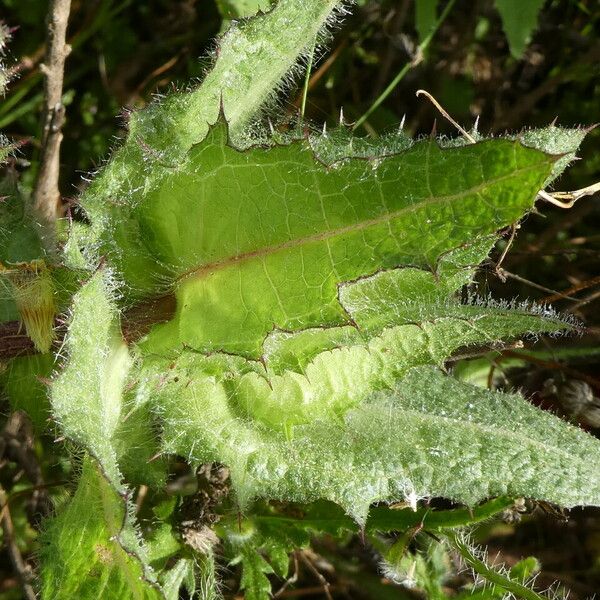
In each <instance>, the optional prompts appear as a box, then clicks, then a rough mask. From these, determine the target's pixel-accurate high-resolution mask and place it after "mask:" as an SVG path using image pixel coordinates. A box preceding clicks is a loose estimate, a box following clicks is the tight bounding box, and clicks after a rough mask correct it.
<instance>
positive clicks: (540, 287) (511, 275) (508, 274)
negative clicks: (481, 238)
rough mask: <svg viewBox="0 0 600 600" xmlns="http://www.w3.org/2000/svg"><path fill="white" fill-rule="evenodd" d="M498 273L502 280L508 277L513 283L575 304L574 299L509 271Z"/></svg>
mask: <svg viewBox="0 0 600 600" xmlns="http://www.w3.org/2000/svg"><path fill="white" fill-rule="evenodd" d="M499 271H500V274H501V276H502V277H503V278H504V279H506V278H507V277H508V278H510V279H514V280H515V281H519V282H521V283H524V284H525V285H529V286H531V287H532V288H535V289H536V290H540V291H542V292H546V293H547V294H554V295H555V296H557V297H559V298H565V300H570V301H571V302H577V299H576V298H571V296H567V295H566V294H563V293H562V292H558V291H557V290H553V289H551V288H547V287H544V286H543V285H540V284H539V283H535V281H531V280H529V279H525V277H521V276H520V275H517V274H516V273H511V272H510V271H507V270H506V269H500V270H499ZM496 274H498V272H496Z"/></svg>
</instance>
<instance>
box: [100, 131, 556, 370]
mask: <svg viewBox="0 0 600 600" xmlns="http://www.w3.org/2000/svg"><path fill="white" fill-rule="evenodd" d="M226 142H227V131H226V127H225V125H224V124H222V123H220V124H218V125H217V126H216V127H214V128H213V129H212V130H211V132H210V133H209V135H208V137H207V138H206V139H205V140H204V142H202V143H201V144H199V145H197V146H195V147H194V148H193V149H192V150H191V151H190V154H189V156H188V161H187V162H186V165H185V167H182V168H180V169H176V170H174V171H171V172H170V173H163V174H161V178H162V179H161V183H160V184H159V185H158V186H157V187H155V188H154V189H153V190H147V191H146V193H145V194H144V196H143V198H139V199H138V200H136V202H135V203H134V204H130V205H127V207H123V206H120V207H118V208H117V207H115V208H114V209H108V210H109V212H110V213H112V214H111V216H110V217H109V218H110V221H112V223H113V225H112V227H110V228H108V229H107V231H106V236H105V237H104V243H103V245H102V251H103V253H104V254H106V255H107V256H109V257H110V260H111V263H112V264H114V265H115V266H116V267H117V269H118V270H119V272H121V273H122V274H123V277H124V278H125V280H126V281H127V282H128V283H129V284H130V285H132V286H133V288H134V289H136V290H137V291H138V293H139V294H140V295H141V294H144V293H145V294H151V293H156V292H157V287H159V286H157V282H160V281H164V282H169V283H170V282H175V288H176V296H177V305H178V308H177V313H176V316H175V319H174V320H173V321H172V322H171V323H169V324H168V325H167V326H164V327H162V328H161V329H162V331H161V333H160V334H157V335H159V336H161V337H162V338H163V340H162V342H166V343H167V344H171V345H178V344H180V343H184V344H186V345H188V346H191V347H193V348H195V349H197V350H201V351H216V350H224V351H226V352H235V353H241V354H244V355H246V356H252V357H255V358H258V356H259V355H260V345H261V344H262V341H263V339H264V337H265V335H266V334H267V333H268V332H269V331H270V330H272V329H273V328H274V327H275V328H279V329H284V330H292V331H293V330H298V329H305V328H307V327H315V326H321V325H324V324H327V325H339V324H343V323H348V324H349V320H348V316H347V315H346V314H345V313H344V311H343V310H342V307H341V306H340V303H339V301H338V298H337V295H338V284H340V283H342V282H344V281H348V280H353V279H356V278H358V277H361V276H364V275H369V274H372V273H374V272H375V271H377V270H379V269H382V268H383V269H385V268H391V267H396V266H398V265H402V264H412V265H417V266H421V267H424V266H430V265H435V263H436V261H437V259H438V257H439V256H440V255H441V254H443V253H444V252H447V251H449V250H451V249H453V248H456V247H457V246H460V245H461V244H463V243H464V242H465V241H467V240H469V239H473V238H476V237H477V236H478V235H486V234H490V233H493V232H494V231H495V230H496V229H498V228H499V227H501V226H504V225H507V224H510V223H511V222H513V221H515V220H517V219H518V218H519V217H520V216H521V215H522V214H523V212H524V211H526V210H527V209H528V208H530V207H531V206H532V201H533V198H534V196H535V192H536V191H537V190H538V189H539V186H540V185H541V184H542V183H543V181H544V180H545V179H546V178H547V176H548V174H549V172H550V169H551V168H552V163H553V159H552V158H551V157H548V156H546V155H544V154H541V153H539V152H537V151H535V150H531V149H528V148H525V147H523V146H522V145H521V144H519V143H518V142H512V141H508V140H495V141H489V142H482V143H480V144H473V145H470V146H465V147H462V148H449V149H444V150H442V149H440V147H439V146H438V145H437V144H436V143H435V142H430V141H424V142H420V143H417V144H415V145H414V146H412V147H411V148H410V149H408V150H406V151H405V152H402V153H400V154H397V155H392V156H389V157H385V158H381V157H380V156H377V158H375V159H373V160H365V159H364V158H360V159H354V160H352V159H347V160H346V161H344V162H340V163H336V164H335V165H331V166H325V165H323V164H321V163H320V162H318V161H316V160H315V157H314V156H313V152H312V151H311V148H310V142H309V141H304V140H298V141H296V142H295V143H292V144H291V145H287V146H276V147H270V148H265V149H263V148H252V149H250V150H248V151H245V152H240V151H238V150H236V149H234V148H231V147H230V146H228V145H227V144H226ZM465 164H469V165H472V168H470V169H467V170H466V169H464V168H463V167H464V165H465ZM399 190H401V191H400V192H399ZM365 198H369V199H370V200H369V201H365ZM259 199H260V200H259ZM242 207H243V209H242ZM159 289H160V288H159ZM198 315H202V319H201V320H199V319H198Z"/></svg>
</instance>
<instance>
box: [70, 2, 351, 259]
mask: <svg viewBox="0 0 600 600" xmlns="http://www.w3.org/2000/svg"><path fill="white" fill-rule="evenodd" d="M341 3H342V2H341V0H279V1H278V2H277V4H276V5H275V7H274V8H273V10H271V11H269V12H268V13H266V14H263V15H259V16H257V17H255V18H253V19H249V20H246V21H243V22H240V23H236V24H235V25H234V26H232V27H230V28H229V30H228V31H227V32H226V33H225V34H224V35H223V36H222V37H221V39H220V40H219V41H218V45H217V50H216V51H215V57H216V60H215V62H214V65H213V67H212V69H211V70H210V71H209V72H208V73H207V75H206V77H205V78H204V81H203V82H202V85H201V86H198V87H197V88H195V89H193V90H192V91H189V92H179V93H175V94H172V95H170V96H168V97H167V98H165V99H164V100H163V101H162V102H160V103H156V104H153V105H151V106H149V107H148V108H147V109H145V110H143V111H139V112H134V113H132V114H131V115H130V119H129V133H128V136H127V139H126V141H125V143H124V145H123V146H122V147H121V148H120V149H119V150H118V151H117V152H115V153H114V155H113V157H112V159H111V161H110V163H108V164H107V165H106V167H105V168H104V169H103V170H102V171H101V172H100V173H99V174H98V175H97V176H96V177H95V179H94V180H93V182H92V183H91V185H90V187H89V188H88V189H87V190H86V192H85V193H84V195H83V197H82V199H81V204H82V206H83V207H84V208H85V209H86V211H87V212H88V214H89V215H90V217H91V218H92V222H93V231H94V232H98V231H102V229H103V227H104V225H105V218H104V208H105V206H106V205H107V204H113V205H120V204H122V203H124V202H128V201H130V200H131V201H135V200H136V197H139V196H140V195H143V194H144V193H146V192H147V191H149V190H150V189H151V188H153V187H155V186H156V184H157V183H158V182H160V179H161V178H162V176H163V174H162V173H161V172H160V170H157V167H158V166H159V165H160V166H161V167H162V168H165V167H166V168H167V170H170V167H172V166H175V165H179V164H181V163H182V162H186V154H187V153H188V151H189V150H190V148H192V147H193V146H194V144H197V143H199V142H200V141H202V139H203V138H204V137H205V135H206V133H207V131H208V127H209V123H214V122H215V120H216V119H217V116H218V114H219V111H220V110H221V109H222V110H223V111H224V114H225V116H226V117H227V120H228V122H229V125H230V128H231V132H232V135H233V136H234V137H235V138H236V139H237V140H243V139H246V138H247V136H248V128H249V126H250V125H251V123H252V122H253V121H255V120H256V119H257V116H258V114H259V113H260V111H261V110H262V108H263V107H264V106H265V105H268V104H269V103H270V102H271V103H272V102H273V101H274V100H275V99H276V96H277V91H278V90H279V89H281V88H282V87H283V86H285V82H286V79H288V78H289V77H290V76H291V75H292V74H293V72H294V66H295V65H296V64H297V61H298V59H299V57H301V56H302V55H303V54H306V53H307V52H308V51H310V50H311V49H312V48H313V45H314V42H315V39H318V40H322V39H323V38H324V36H325V32H326V30H327V26H328V25H329V24H331V23H333V22H335V11H336V9H338V10H340V11H341V9H339V5H340V4H341ZM282 32H284V34H283V35H282ZM71 241H72V243H71V245H70V247H69V249H68V250H69V254H71V255H72V258H71V260H74V261H75V262H77V259H76V258H73V256H76V255H77V254H78V248H77V241H76V240H75V239H72V240H71ZM87 253H89V254H90V256H89V257H86V258H92V259H97V258H98V257H97V254H96V253H94V252H90V248H89V247H88V248H87Z"/></svg>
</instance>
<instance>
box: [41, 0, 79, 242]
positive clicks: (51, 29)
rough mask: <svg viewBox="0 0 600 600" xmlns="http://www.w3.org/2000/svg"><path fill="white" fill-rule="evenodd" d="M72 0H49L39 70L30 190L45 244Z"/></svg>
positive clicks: (50, 233) (56, 206)
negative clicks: (37, 135) (36, 150)
mask: <svg viewBox="0 0 600 600" xmlns="http://www.w3.org/2000/svg"><path fill="white" fill-rule="evenodd" d="M70 10H71V0H52V1H51V3H50V8H49V12H48V22H47V25H48V32H47V36H48V45H47V50H46V58H45V62H44V64H43V65H42V66H41V70H42V72H43V74H44V76H45V79H44V125H43V131H42V151H41V157H40V170H39V173H38V178H37V181H36V184H35V189H34V191H33V200H34V210H35V213H36V216H37V218H38V220H39V222H40V225H41V226H42V231H43V237H44V238H45V241H46V245H47V246H48V245H50V244H51V243H53V241H54V240H53V238H54V224H55V221H56V219H57V218H58V216H59V213H60V191H59V189H58V177H59V167H60V144H61V142H62V137H63V136H62V131H61V129H62V125H63V122H64V118H65V107H64V105H63V103H62V90H63V79H64V70H65V60H66V58H67V56H68V55H69V52H70V51H71V48H70V46H68V45H67V43H66V41H65V40H66V33H67V22H68V20H69V12H70Z"/></svg>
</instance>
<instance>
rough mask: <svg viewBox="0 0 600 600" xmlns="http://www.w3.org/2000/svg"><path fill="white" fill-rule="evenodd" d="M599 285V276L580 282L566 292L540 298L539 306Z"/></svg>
mask: <svg viewBox="0 0 600 600" xmlns="http://www.w3.org/2000/svg"><path fill="white" fill-rule="evenodd" d="M598 284H600V275H598V276H597V277H592V278H591V279H588V280H587V281H581V282H579V283H577V284H575V285H573V286H571V287H570V288H569V289H567V290H563V291H562V292H561V293H560V294H553V295H552V296H546V297H545V298H542V299H541V300H539V302H540V304H547V303H548V302H555V301H556V300H560V299H561V298H564V297H565V296H570V295H571V294H574V293H575V292H579V291H581V290H585V289H587V288H590V287H592V286H594V285H598Z"/></svg>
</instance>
